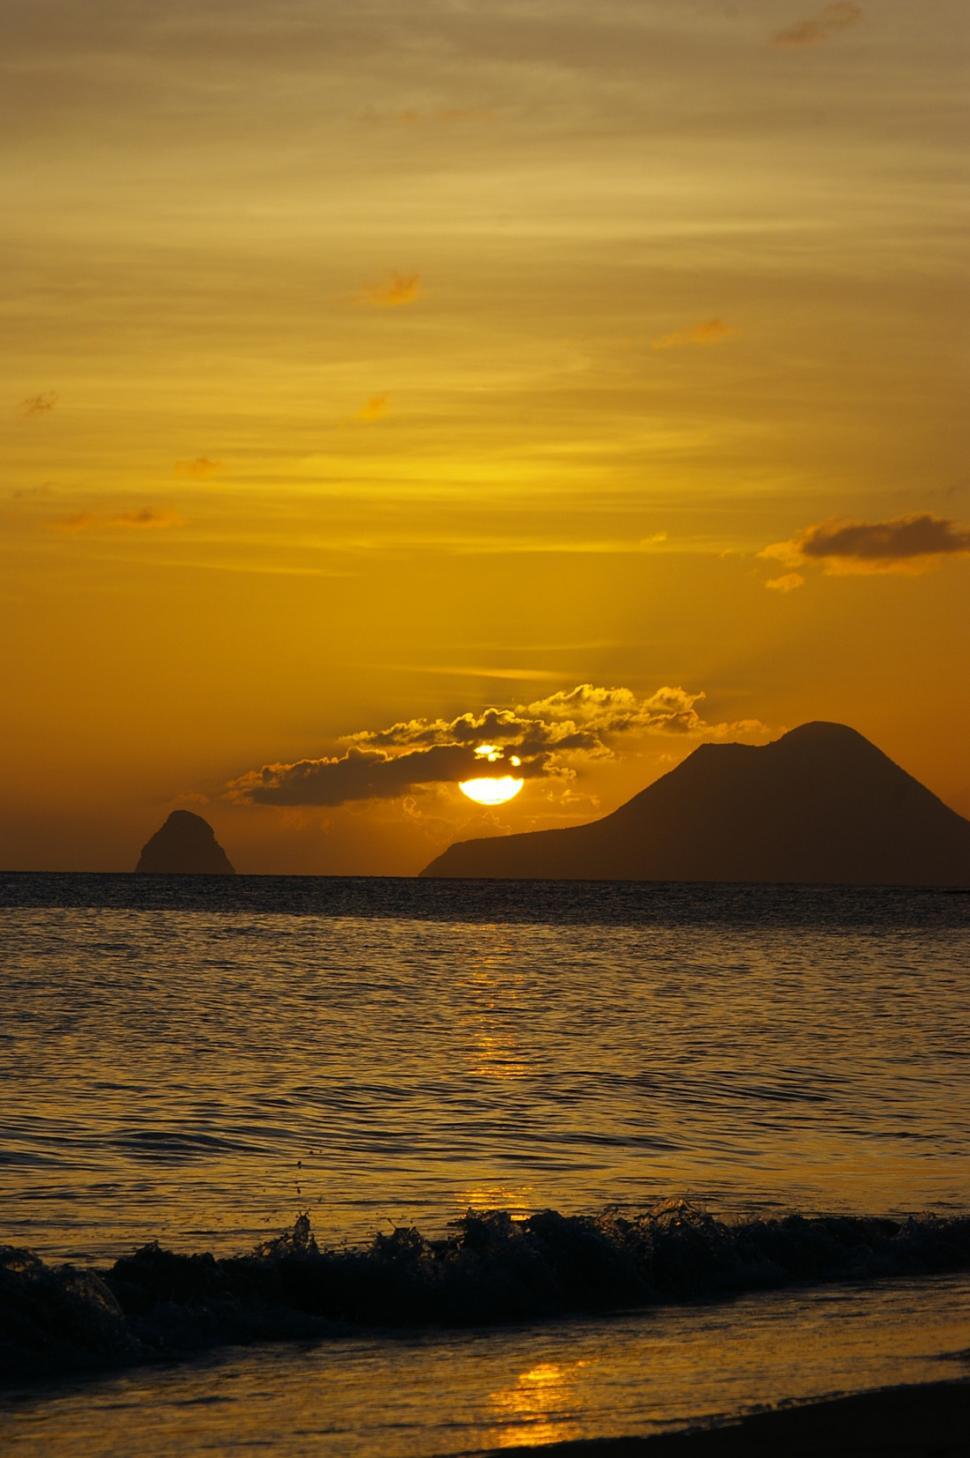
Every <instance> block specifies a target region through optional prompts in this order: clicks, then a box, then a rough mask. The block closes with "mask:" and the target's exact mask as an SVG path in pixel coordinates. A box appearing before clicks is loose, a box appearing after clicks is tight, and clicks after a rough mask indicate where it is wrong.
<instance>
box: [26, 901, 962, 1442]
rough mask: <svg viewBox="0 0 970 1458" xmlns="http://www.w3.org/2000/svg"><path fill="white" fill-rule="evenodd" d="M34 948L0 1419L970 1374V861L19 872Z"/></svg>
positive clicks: (199, 1426)
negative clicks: (690, 869)
mask: <svg viewBox="0 0 970 1458" xmlns="http://www.w3.org/2000/svg"><path fill="white" fill-rule="evenodd" d="M0 967H2V976H3V1001H2V1013H0V1245H2V1246H4V1248H5V1249H4V1250H3V1252H0V1323H2V1324H0V1371H2V1372H3V1373H4V1386H3V1390H2V1392H0V1447H2V1448H3V1451H4V1453H7V1454H17V1455H20V1454H24V1455H26V1454H34V1453H38V1454H39V1453H41V1452H42V1453H43V1454H44V1455H45V1458H62V1455H63V1458H67V1455H70V1458H81V1455H91V1458H94V1455H98V1458H100V1455H125V1458H156V1455H163V1454H171V1453H175V1452H178V1453H179V1454H180V1455H181V1458H194V1455H197V1454H203V1453H206V1454H209V1453H213V1452H216V1453H233V1454H235V1453H240V1454H241V1453H248V1452H249V1451H250V1450H255V1449H258V1450H260V1452H262V1453H263V1454H267V1455H269V1458H297V1455H310V1454H313V1455H318V1458H345V1455H346V1458H446V1455H448V1458H453V1455H459V1454H463V1455H467V1454H473V1453H486V1452H499V1451H503V1450H506V1449H509V1448H515V1447H531V1448H536V1449H540V1448H541V1447H542V1446H543V1445H545V1444H549V1443H554V1442H563V1441H568V1440H579V1439H590V1438H600V1437H611V1436H620V1435H633V1434H644V1435H647V1434H652V1433H657V1432H666V1431H670V1430H674V1429H677V1428H681V1427H685V1426H690V1425H693V1424H696V1423H704V1422H708V1421H711V1420H720V1419H723V1418H729V1417H731V1416H734V1415H737V1414H741V1413H744V1412H748V1411H752V1410H756V1409H758V1408H761V1407H764V1406H772V1405H776V1404H779V1403H788V1402H797V1401H805V1400H808V1399H812V1398H816V1397H822V1396H830V1395H833V1394H837V1393H844V1392H854V1391H860V1390H864V1389H869V1388H876V1387H884V1386H890V1385H897V1384H900V1383H908V1382H922V1381H930V1380H939V1379H940V1378H944V1377H947V1376H953V1377H957V1376H961V1375H966V1374H967V1372H968V1371H970V894H966V893H962V892H959V891H952V890H947V889H932V888H927V889H900V888H880V887H867V888H846V887H818V886H813V887H804V886H777V887H768V886H746V885H723V886H717V885H666V884H653V883H649V884H643V883H629V882H624V883H609V882H597V883H579V882H576V883H571V882H560V883H543V882H531V883H524V882H505V881H450V880H440V881H436V880H417V879H416V880H406V879H381V878H367V879H354V878H318V877H273V876H260V877H247V876H237V877H220V878H215V877H214V878H209V877H156V876H151V877H149V876H142V877H139V876H134V875H70V874H58V875H29V874H7V875H2V876H0ZM27 1252H30V1253H31V1254H29V1255H28V1254H27ZM4 1312H5V1313H6V1314H5V1315H3V1313H4Z"/></svg>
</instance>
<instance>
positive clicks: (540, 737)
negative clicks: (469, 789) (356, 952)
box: [228, 683, 767, 806]
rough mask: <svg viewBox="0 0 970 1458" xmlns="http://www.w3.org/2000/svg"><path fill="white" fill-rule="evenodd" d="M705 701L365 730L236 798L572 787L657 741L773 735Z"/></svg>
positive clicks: (586, 706) (565, 705)
mask: <svg viewBox="0 0 970 1458" xmlns="http://www.w3.org/2000/svg"><path fill="white" fill-rule="evenodd" d="M703 698H704V695H703V693H691V692H689V691H688V690H687V689H684V688H680V687H668V686H665V687H663V688H659V689H657V690H656V691H655V692H654V693H652V694H649V695H646V696H640V695H637V694H636V693H634V691H633V690H632V689H628V688H603V687H597V686H596V685H594V684H588V683H585V684H578V685H577V686H576V687H575V688H572V689H567V690H560V691H559V692H557V693H553V694H550V695H548V696H547V697H546V698H542V699H536V700H535V701H534V702H532V703H529V704H517V705H514V706H509V707H497V706H491V707H489V708H486V709H482V710H480V711H478V712H475V711H469V712H467V713H464V714H459V715H457V716H456V717H455V718H453V719H425V718H416V719H405V720H400V721H398V722H397V723H396V724H391V725H389V726H387V727H386V728H382V729H362V730H359V731H357V733H355V734H349V735H345V736H344V737H343V739H342V740H340V741H338V745H341V746H344V747H343V748H342V752H340V753H333V754H327V755H323V756H321V757H320V758H317V759H304V760H299V761H297V762H296V763H294V764H269V765H264V766H263V767H262V768H261V769H258V770H252V771H250V772H248V773H247V774H244V775H242V776H241V777H240V778H239V779H236V780H234V781H233V782H232V783H231V784H230V785H229V786H228V791H229V794H230V796H231V797H232V798H233V799H236V800H242V801H247V802H251V803H256V804H263V805H331V806H333V805H342V804H346V803H348V802H349V801H354V800H372V799H381V800H386V799H394V798H397V797H398V796H403V795H407V794H410V793H413V792H414V791H416V790H418V789H420V788H421V787H424V786H429V785H434V784H455V783H457V782H458V781H459V780H462V779H469V778H472V777H475V776H482V775H486V774H490V775H503V774H507V773H508V772H509V767H510V764H512V763H514V773H515V774H516V775H517V776H519V777H521V778H523V779H540V778H545V779H547V780H552V781H556V780H558V781H560V782H562V781H567V780H570V779H572V778H574V777H575V775H576V773H577V768H578V767H579V766H581V765H582V764H583V762H587V763H588V762H589V761H591V760H597V759H612V758H615V757H616V753H617V748H618V747H621V746H622V745H623V744H624V743H626V744H631V743H632V742H633V741H635V740H636V739H638V738H642V737H644V736H647V735H651V734H661V735H672V736H679V737H687V736H694V737H698V738H726V737H728V736H729V735H730V734H732V733H735V732H740V733H746V734H763V733H766V732H767V731H766V730H765V726H764V725H762V724H760V723H758V722H757V721H755V720H746V721H743V722H742V723H740V724H710V723H708V722H706V721H705V720H704V719H703V718H702V717H701V715H700V714H699V713H698V711H697V708H696V705H697V704H698V703H699V702H700V701H701V700H702V699H703ZM483 745H488V746H491V747H492V754H491V755H490V756H489V757H488V759H487V760H483V758H482V757H481V756H480V754H476V751H480V749H481V747H482V746H483ZM513 756H514V762H513V759H512V757H513Z"/></svg>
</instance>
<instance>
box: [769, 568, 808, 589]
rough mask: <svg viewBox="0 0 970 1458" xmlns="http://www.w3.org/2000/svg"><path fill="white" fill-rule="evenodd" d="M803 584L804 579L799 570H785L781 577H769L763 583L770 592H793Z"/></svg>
mask: <svg viewBox="0 0 970 1458" xmlns="http://www.w3.org/2000/svg"><path fill="white" fill-rule="evenodd" d="M804 586H805V579H804V577H803V576H802V574H801V573H800V572H786V573H785V575H784V576H783V577H771V578H769V579H768V581H767V582H766V583H765V587H767V588H769V589H770V590H771V591H772V592H795V591H796V589H797V588H799V587H804Z"/></svg>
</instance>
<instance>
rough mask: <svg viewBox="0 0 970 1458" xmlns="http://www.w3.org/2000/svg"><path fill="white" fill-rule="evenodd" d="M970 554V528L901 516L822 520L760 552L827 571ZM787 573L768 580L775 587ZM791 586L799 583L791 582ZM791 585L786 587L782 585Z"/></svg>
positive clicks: (907, 569) (915, 567)
mask: <svg viewBox="0 0 970 1458" xmlns="http://www.w3.org/2000/svg"><path fill="white" fill-rule="evenodd" d="M968 554H970V529H968V528H966V527H961V526H960V525H958V524H957V523H956V522H954V521H951V520H949V519H948V518H947V517H942V516H931V515H929V513H924V514H923V515H919V516H900V517H895V518H893V519H892V520H891V521H840V520H833V521H825V522H820V523H818V524H817V525H815V526H810V527H806V528H805V530H804V531H803V532H800V533H799V534H798V536H795V537H792V538H791V539H790V540H789V541H784V542H774V543H772V545H771V546H769V547H764V548H763V549H762V550H761V551H760V552H759V553H758V556H759V557H761V558H764V559H767V560H769V561H776V562H781V563H783V565H784V566H786V567H790V568H792V569H793V571H792V573H790V574H789V576H798V575H800V572H799V569H804V568H805V567H806V566H810V565H812V564H817V565H818V566H820V567H821V568H822V571H823V572H825V573H826V574H827V575H828V576H849V575H860V574H865V573H873V572H902V573H908V574H915V573H920V572H926V571H927V570H928V569H929V568H931V567H933V566H935V565H936V564H937V563H938V562H939V561H941V560H942V559H943V558H944V557H959V556H966V555H968ZM786 580H787V579H785V578H775V579H773V581H772V582H769V583H767V584H766V586H768V587H772V586H774V587H778V586H779V585H780V584H781V583H782V582H784V581H786ZM792 586H795V587H798V586H801V583H793V584H792ZM781 590H782V591H789V590H790V588H782V589H781Z"/></svg>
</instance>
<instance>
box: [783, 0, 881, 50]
mask: <svg viewBox="0 0 970 1458" xmlns="http://www.w3.org/2000/svg"><path fill="white" fill-rule="evenodd" d="M861 20H862V6H861V5H855V4H853V0H835V3H833V4H831V5H823V7H822V9H821V10H820V11H819V12H818V13H817V14H816V15H812V16H809V17H808V19H807V20H796V21H795V23H794V24H793V25H790V26H788V27H787V28H786V29H785V30H780V31H778V33H777V34H776V35H774V36H772V44H773V45H776V46H816V45H818V44H819V42H820V41H826V40H829V39H830V38H831V37H832V36H833V35H838V34H839V32H840V31H843V30H849V29H850V28H851V27H852V26H854V25H858V24H859V22H860V21H861Z"/></svg>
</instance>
